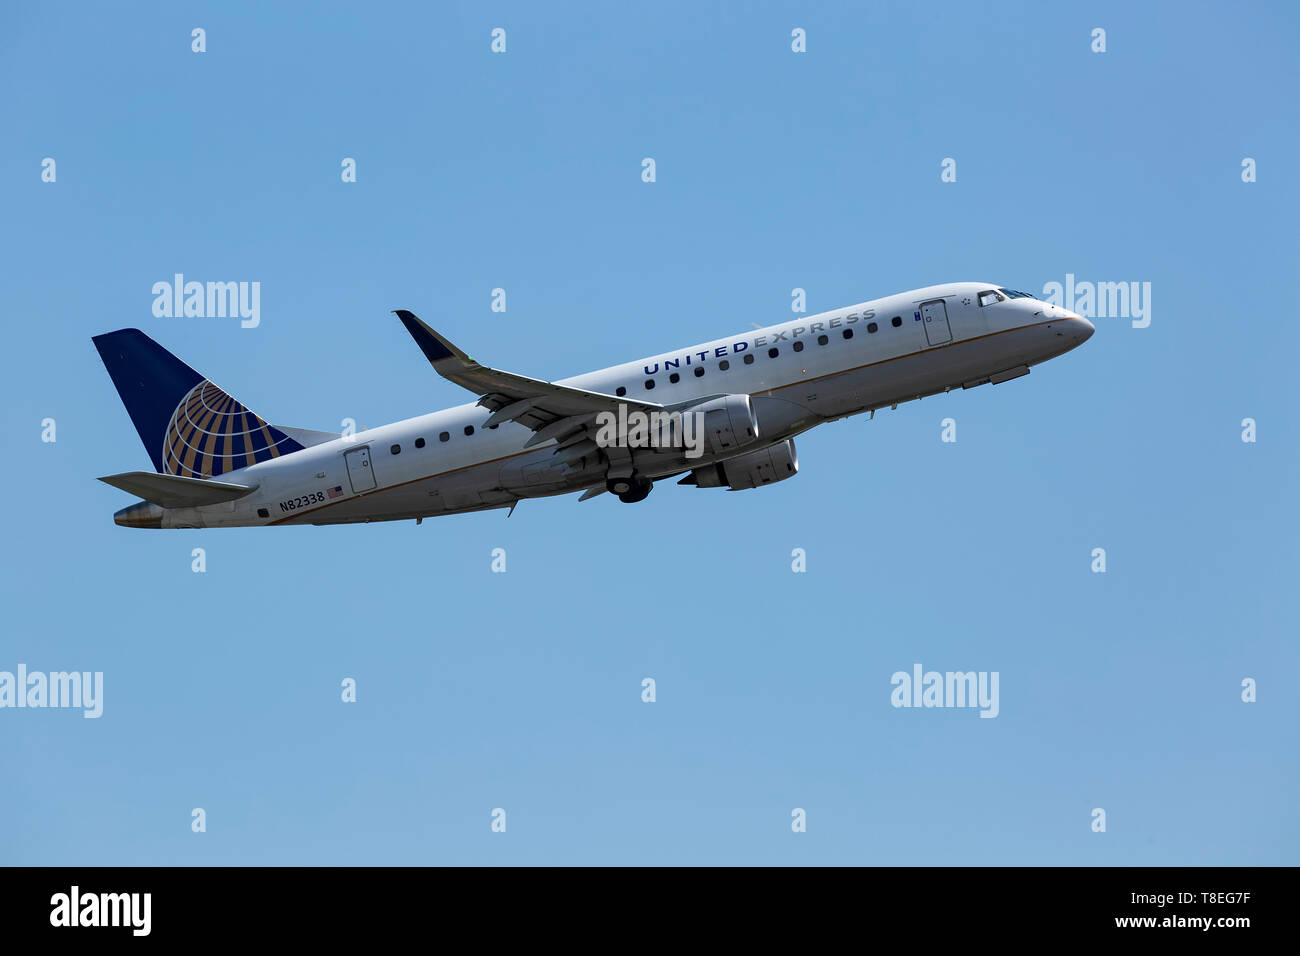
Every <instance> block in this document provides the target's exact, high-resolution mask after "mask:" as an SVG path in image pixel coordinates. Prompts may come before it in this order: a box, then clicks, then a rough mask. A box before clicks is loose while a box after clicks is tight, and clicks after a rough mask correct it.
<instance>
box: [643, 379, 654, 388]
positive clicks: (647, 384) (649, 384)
mask: <svg viewBox="0 0 1300 956" xmlns="http://www.w3.org/2000/svg"><path fill="white" fill-rule="evenodd" d="M645 387H646V389H647V390H649V389H652V388H654V387H655V380H654V379H652V378H648V379H646V380H645Z"/></svg>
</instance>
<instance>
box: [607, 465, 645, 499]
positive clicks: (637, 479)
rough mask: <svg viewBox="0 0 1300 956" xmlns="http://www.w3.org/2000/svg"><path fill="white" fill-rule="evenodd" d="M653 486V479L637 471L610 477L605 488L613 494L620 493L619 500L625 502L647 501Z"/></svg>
mask: <svg viewBox="0 0 1300 956" xmlns="http://www.w3.org/2000/svg"><path fill="white" fill-rule="evenodd" d="M653 488H654V482H653V481H651V480H650V479H649V478H646V477H645V476H643V475H639V474H636V473H635V472H634V473H633V474H631V475H627V476H626V477H621V478H610V479H609V480H607V481H606V482H605V489H606V490H607V491H609V492H610V493H612V494H615V495H618V500H619V501H622V502H624V503H625V504H633V503H634V502H637V501H645V499H646V498H647V496H649V494H650V491H651V489H653Z"/></svg>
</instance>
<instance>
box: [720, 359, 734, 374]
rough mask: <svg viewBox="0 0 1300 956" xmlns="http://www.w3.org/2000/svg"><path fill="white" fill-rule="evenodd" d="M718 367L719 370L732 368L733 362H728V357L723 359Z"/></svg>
mask: <svg viewBox="0 0 1300 956" xmlns="http://www.w3.org/2000/svg"><path fill="white" fill-rule="evenodd" d="M718 368H719V370H721V371H723V372H725V371H726V370H727V369H729V368H731V363H730V362H728V361H727V360H726V359H723V360H722V361H721V362H719V363H718Z"/></svg>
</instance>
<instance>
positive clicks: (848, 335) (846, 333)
mask: <svg viewBox="0 0 1300 956" xmlns="http://www.w3.org/2000/svg"><path fill="white" fill-rule="evenodd" d="M840 334H841V335H843V336H844V337H845V338H846V339H851V338H853V330H852V329H845V330H844V331H843V332H841V333H840Z"/></svg>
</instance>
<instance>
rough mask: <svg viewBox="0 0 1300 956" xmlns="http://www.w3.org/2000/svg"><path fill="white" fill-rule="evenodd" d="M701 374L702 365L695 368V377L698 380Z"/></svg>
mask: <svg viewBox="0 0 1300 956" xmlns="http://www.w3.org/2000/svg"><path fill="white" fill-rule="evenodd" d="M703 374H704V367H703V366H702V365H697V366H695V377H696V378H699V377H700V376H701V375H703Z"/></svg>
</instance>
